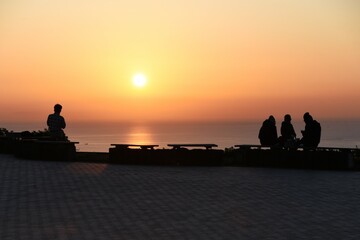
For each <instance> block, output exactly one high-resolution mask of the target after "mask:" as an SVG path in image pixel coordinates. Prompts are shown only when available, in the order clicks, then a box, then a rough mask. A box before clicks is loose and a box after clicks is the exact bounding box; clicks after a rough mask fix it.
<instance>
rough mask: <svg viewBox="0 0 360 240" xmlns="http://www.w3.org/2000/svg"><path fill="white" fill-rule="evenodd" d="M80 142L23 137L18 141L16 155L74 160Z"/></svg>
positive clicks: (27, 157)
mask: <svg viewBox="0 0 360 240" xmlns="http://www.w3.org/2000/svg"><path fill="white" fill-rule="evenodd" d="M78 143H79V142H70V141H48V140H38V139H23V140H20V141H18V143H17V147H16V151H15V156H16V157H19V158H26V159H38V160H55V161H72V160H74V159H75V157H76V147H75V145H76V144H78Z"/></svg>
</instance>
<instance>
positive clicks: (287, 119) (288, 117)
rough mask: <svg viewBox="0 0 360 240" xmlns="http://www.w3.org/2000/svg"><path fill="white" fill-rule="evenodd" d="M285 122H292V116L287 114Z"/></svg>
mask: <svg viewBox="0 0 360 240" xmlns="http://www.w3.org/2000/svg"><path fill="white" fill-rule="evenodd" d="M284 121H285V122H291V116H290V114H286V115H285V116H284Z"/></svg>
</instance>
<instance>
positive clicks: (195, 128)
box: [0, 120, 360, 152]
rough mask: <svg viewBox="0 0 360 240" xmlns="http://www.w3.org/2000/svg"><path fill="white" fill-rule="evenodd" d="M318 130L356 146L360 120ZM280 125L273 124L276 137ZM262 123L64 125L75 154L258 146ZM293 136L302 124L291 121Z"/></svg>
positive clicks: (325, 123)
mask: <svg viewBox="0 0 360 240" xmlns="http://www.w3.org/2000/svg"><path fill="white" fill-rule="evenodd" d="M318 121H319V122H320V123H321V127H322V136H321V142H320V146H322V147H347V148H357V147H358V146H360V120H318ZM280 124H281V123H277V130H278V134H280ZM261 125H262V121H247V122H133V123H124V122H67V127H66V129H65V133H66V135H67V136H68V138H69V140H71V141H76V142H79V144H77V151H81V152H108V151H109V148H110V147H111V144H157V145H159V147H160V148H167V144H174V143H184V144H185V143H189V144H190V143H214V144H217V145H218V148H220V149H225V148H231V147H233V146H234V145H237V144H259V140H258V132H259V129H260V127H261ZM293 125H294V128H295V131H296V133H297V137H299V138H300V137H301V130H303V129H304V127H305V124H304V122H302V121H295V122H294V121H293ZM0 127H1V128H6V129H8V130H12V131H15V132H18V131H38V130H43V129H45V128H46V124H45V123H42V122H38V123H28V122H27V123H26V122H24V123H0Z"/></svg>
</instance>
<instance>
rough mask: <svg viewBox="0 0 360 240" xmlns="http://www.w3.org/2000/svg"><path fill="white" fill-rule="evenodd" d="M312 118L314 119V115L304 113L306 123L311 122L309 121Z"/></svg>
mask: <svg viewBox="0 0 360 240" xmlns="http://www.w3.org/2000/svg"><path fill="white" fill-rule="evenodd" d="M312 120H313V118H312V116H311V115H310V113H308V112H306V113H305V114H304V122H305V123H309V122H311V121H312Z"/></svg>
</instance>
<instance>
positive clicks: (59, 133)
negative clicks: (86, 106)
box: [47, 104, 66, 140]
mask: <svg viewBox="0 0 360 240" xmlns="http://www.w3.org/2000/svg"><path fill="white" fill-rule="evenodd" d="M61 110H62V106H61V105H60V104H55V106H54V113H53V114H50V115H49V116H48V119H47V125H48V127H49V132H50V135H51V136H52V137H53V138H54V139H55V140H66V136H65V133H64V131H63V129H64V128H65V127H66V123H65V119H64V118H63V117H62V116H60V113H61Z"/></svg>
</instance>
